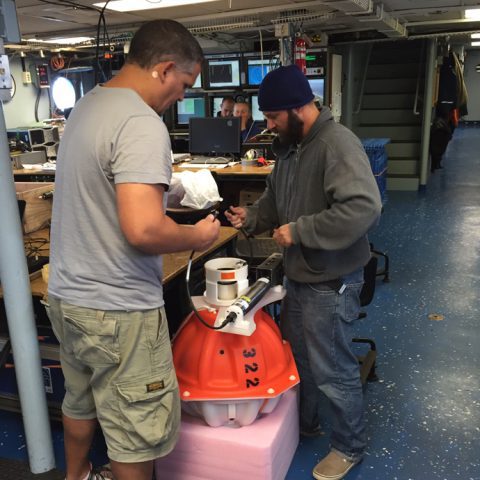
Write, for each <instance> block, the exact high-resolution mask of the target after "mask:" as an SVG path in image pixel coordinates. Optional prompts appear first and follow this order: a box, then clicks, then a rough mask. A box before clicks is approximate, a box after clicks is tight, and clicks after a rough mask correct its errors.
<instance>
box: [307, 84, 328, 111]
mask: <svg viewBox="0 0 480 480" xmlns="http://www.w3.org/2000/svg"><path fill="white" fill-rule="evenodd" d="M308 83H309V84H310V87H311V89H312V92H313V94H314V95H315V101H318V103H320V105H324V101H325V79H324V78H309V79H308Z"/></svg>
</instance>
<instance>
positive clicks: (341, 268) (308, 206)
mask: <svg viewBox="0 0 480 480" xmlns="http://www.w3.org/2000/svg"><path fill="white" fill-rule="evenodd" d="M273 150H274V152H275V155H276V156H277V160H276V163H275V167H274V169H273V171H272V173H271V174H270V175H269V176H268V177H267V188H266V189H265V192H264V193H263V195H262V197H260V198H259V199H258V201H257V202H256V203H255V204H254V205H253V206H251V207H247V219H246V222H245V229H246V230H247V231H248V232H250V233H259V232H263V231H265V230H268V229H272V228H275V227H278V226H281V225H284V224H287V223H288V224H289V225H290V229H291V233H292V237H293V242H294V244H293V245H292V246H291V247H289V248H286V249H285V250H284V269H285V274H286V276H287V278H289V279H291V280H295V281H298V282H302V283H316V282H323V281H329V280H336V279H340V278H342V277H343V276H345V275H348V274H350V273H352V272H354V271H355V270H357V269H358V268H360V267H363V266H364V265H365V264H366V263H367V262H368V260H369V258H370V247H369V243H368V239H367V232H368V230H369V229H370V228H371V227H372V226H373V225H374V224H375V223H376V222H377V221H378V218H379V216H380V212H381V208H382V205H381V200H380V193H379V190H378V187H377V184H376V181H375V178H374V176H373V174H372V170H371V167H370V163H369V160H368V157H367V155H366V154H365V151H364V149H363V147H362V144H361V142H360V140H359V139H358V138H357V137H356V136H355V135H354V134H353V133H352V132H351V131H350V130H348V129H347V128H345V127H344V126H342V125H340V124H338V123H336V122H335V121H334V120H333V117H332V114H331V112H330V110H329V109H328V108H326V107H323V108H322V110H321V112H320V115H319V116H318V118H317V120H316V121H315V123H314V124H313V125H312V127H311V129H310V130H309V132H308V133H307V135H306V137H305V138H304V139H303V140H302V142H301V144H300V145H298V146H295V145H291V146H289V147H285V146H282V145H281V144H280V142H279V141H278V139H275V140H274V143H273Z"/></svg>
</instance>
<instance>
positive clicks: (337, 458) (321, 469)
mask: <svg viewBox="0 0 480 480" xmlns="http://www.w3.org/2000/svg"><path fill="white" fill-rule="evenodd" d="M357 463H358V462H355V461H352V460H349V459H348V458H345V457H343V456H342V455H340V454H339V453H337V452H335V451H334V450H332V451H331V452H330V453H329V454H328V455H327V456H326V457H325V458H324V459H323V460H321V461H320V463H318V464H317V466H316V467H315V468H314V469H313V472H312V475H313V477H314V478H316V479H317V480H341V479H342V478H343V477H345V475H346V474H347V473H348V472H349V471H350V470H351V469H352V468H353V467H354V466H355V465H356V464H357Z"/></svg>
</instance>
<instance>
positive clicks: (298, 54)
mask: <svg viewBox="0 0 480 480" xmlns="http://www.w3.org/2000/svg"><path fill="white" fill-rule="evenodd" d="M295 65H296V66H297V67H298V68H299V69H300V70H301V71H302V73H303V74H306V73H307V44H306V42H305V40H304V39H303V38H301V37H297V38H296V39H295Z"/></svg>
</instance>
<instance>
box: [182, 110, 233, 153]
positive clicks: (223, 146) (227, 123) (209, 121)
mask: <svg viewBox="0 0 480 480" xmlns="http://www.w3.org/2000/svg"><path fill="white" fill-rule="evenodd" d="M189 125H190V128H189V136H190V147H189V150H190V153H193V154H203V155H210V156H215V155H227V154H231V155H237V156H238V155H240V147H241V142H240V118H234V117H227V118H222V117H205V118H197V117H194V118H190V123H189Z"/></svg>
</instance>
